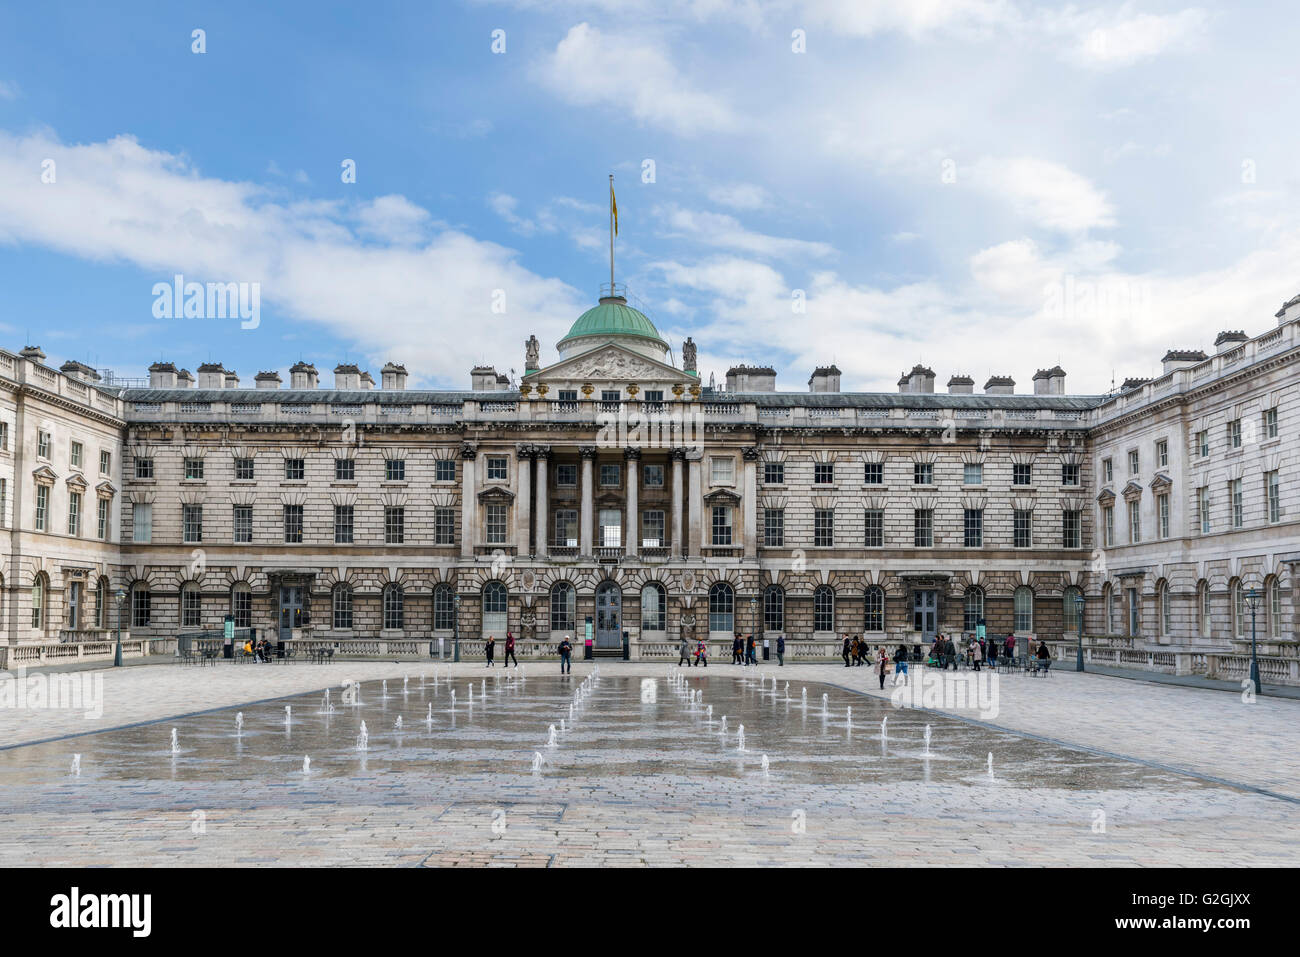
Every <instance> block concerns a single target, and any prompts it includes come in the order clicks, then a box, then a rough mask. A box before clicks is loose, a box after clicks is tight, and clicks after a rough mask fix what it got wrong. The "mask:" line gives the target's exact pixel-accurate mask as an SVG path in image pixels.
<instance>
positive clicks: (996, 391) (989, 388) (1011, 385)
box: [984, 375, 1016, 395]
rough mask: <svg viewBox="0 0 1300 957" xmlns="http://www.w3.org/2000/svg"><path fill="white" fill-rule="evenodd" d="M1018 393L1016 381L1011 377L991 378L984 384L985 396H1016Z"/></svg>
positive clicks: (997, 376) (998, 376)
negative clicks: (1016, 392)
mask: <svg viewBox="0 0 1300 957" xmlns="http://www.w3.org/2000/svg"><path fill="white" fill-rule="evenodd" d="M1015 391H1016V380H1015V379H1013V378H1011V376H1009V375H995V376H989V381H988V382H985V383H984V394H985V395H1014V394H1015Z"/></svg>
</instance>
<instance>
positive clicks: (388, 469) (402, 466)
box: [384, 459, 505, 482]
mask: <svg viewBox="0 0 1300 957" xmlns="http://www.w3.org/2000/svg"><path fill="white" fill-rule="evenodd" d="M504 477H505V476H502V478H504ZM488 478H492V459H488ZM384 481H385V482H405V481H406V459H384Z"/></svg>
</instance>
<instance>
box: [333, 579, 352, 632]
mask: <svg viewBox="0 0 1300 957" xmlns="http://www.w3.org/2000/svg"><path fill="white" fill-rule="evenodd" d="M333 604H334V627H335V628H336V629H338V630H339V631H348V630H350V629H351V628H352V589H351V588H347V587H338V588H335V590H334V602H333Z"/></svg>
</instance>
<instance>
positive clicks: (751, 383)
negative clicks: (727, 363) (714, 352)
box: [727, 366, 776, 392]
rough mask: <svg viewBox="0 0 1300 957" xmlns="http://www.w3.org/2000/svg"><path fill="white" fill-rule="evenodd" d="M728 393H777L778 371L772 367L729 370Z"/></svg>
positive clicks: (737, 367) (734, 368)
mask: <svg viewBox="0 0 1300 957" xmlns="http://www.w3.org/2000/svg"><path fill="white" fill-rule="evenodd" d="M727 391H728V392H775V391H776V370H775V369H773V368H772V367H771V366H732V367H731V368H730V369H728V370H727Z"/></svg>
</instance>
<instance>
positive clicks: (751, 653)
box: [745, 634, 758, 668]
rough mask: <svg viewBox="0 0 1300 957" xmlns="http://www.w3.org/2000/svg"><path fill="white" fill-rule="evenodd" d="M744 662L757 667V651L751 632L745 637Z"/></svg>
mask: <svg viewBox="0 0 1300 957" xmlns="http://www.w3.org/2000/svg"><path fill="white" fill-rule="evenodd" d="M745 664H747V665H753V666H754V667H755V668H757V667H758V652H757V651H756V650H755V648H754V636H753V635H752V634H751V635H749V637H747V638H746V639H745Z"/></svg>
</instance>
